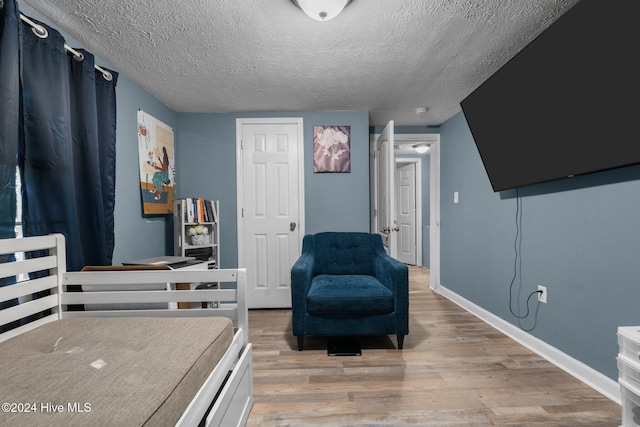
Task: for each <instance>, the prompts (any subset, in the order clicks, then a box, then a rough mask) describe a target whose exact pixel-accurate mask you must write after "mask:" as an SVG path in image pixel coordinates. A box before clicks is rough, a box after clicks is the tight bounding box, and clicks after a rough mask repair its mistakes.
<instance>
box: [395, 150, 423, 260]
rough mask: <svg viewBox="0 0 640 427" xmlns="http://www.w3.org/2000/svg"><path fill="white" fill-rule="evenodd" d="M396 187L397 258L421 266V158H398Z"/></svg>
mask: <svg viewBox="0 0 640 427" xmlns="http://www.w3.org/2000/svg"><path fill="white" fill-rule="evenodd" d="M395 185H396V197H397V202H396V207H397V214H396V218H397V221H398V228H399V231H398V242H397V245H398V249H397V252H396V253H397V255H398V256H397V258H398V261H400V262H402V263H405V264H409V265H417V266H422V265H423V260H422V159H421V158H411V157H397V158H396V180H395ZM427 264H428V262H427Z"/></svg>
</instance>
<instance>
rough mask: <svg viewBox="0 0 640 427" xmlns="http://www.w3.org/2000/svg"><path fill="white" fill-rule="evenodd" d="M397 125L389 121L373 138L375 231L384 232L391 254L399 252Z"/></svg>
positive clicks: (373, 220) (387, 247)
mask: <svg viewBox="0 0 640 427" xmlns="http://www.w3.org/2000/svg"><path fill="white" fill-rule="evenodd" d="M393 133H394V125H393V120H392V121H390V122H389V123H388V124H387V125H386V126H385V127H384V129H383V130H382V132H381V133H380V136H378V138H376V140H375V141H374V142H373V147H372V152H373V156H372V162H373V166H374V171H373V172H372V175H373V176H372V181H371V182H372V184H373V187H374V194H373V195H374V197H373V198H372V201H371V202H372V204H373V209H372V211H373V213H374V219H372V225H373V227H372V228H373V230H372V232H373V233H378V234H380V236H382V242H383V243H384V246H385V250H386V251H387V253H388V254H389V255H391V256H392V257H394V258H395V257H396V256H397V249H398V247H397V235H398V231H399V230H400V229H399V228H398V223H397V221H396V202H395V169H396V160H395V153H394V142H393Z"/></svg>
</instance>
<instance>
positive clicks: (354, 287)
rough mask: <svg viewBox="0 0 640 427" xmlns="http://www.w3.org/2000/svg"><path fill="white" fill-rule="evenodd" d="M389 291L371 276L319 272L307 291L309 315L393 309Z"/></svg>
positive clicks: (389, 310) (353, 314) (361, 313)
mask: <svg viewBox="0 0 640 427" xmlns="http://www.w3.org/2000/svg"><path fill="white" fill-rule="evenodd" d="M393 306H394V302H393V294H392V292H391V291H390V290H389V289H388V288H387V287H385V286H384V285H383V284H382V283H380V282H379V281H378V280H377V279H376V278H375V277H373V276H364V275H340V276H337V275H331V274H320V275H318V276H316V277H314V279H313V281H312V282H311V288H310V289H309V293H308V294H307V313H309V314H310V315H312V316H338V317H340V316H347V317H348V316H358V315H368V314H386V313H393Z"/></svg>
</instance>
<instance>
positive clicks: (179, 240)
mask: <svg viewBox="0 0 640 427" xmlns="http://www.w3.org/2000/svg"><path fill="white" fill-rule="evenodd" d="M219 207H220V204H219V202H218V201H217V200H205V199H201V198H186V199H178V200H176V201H175V202H174V206H173V229H174V233H173V235H174V245H173V247H174V255H176V256H184V257H195V258H196V259H198V260H200V261H203V262H207V263H208V268H220V216H219Z"/></svg>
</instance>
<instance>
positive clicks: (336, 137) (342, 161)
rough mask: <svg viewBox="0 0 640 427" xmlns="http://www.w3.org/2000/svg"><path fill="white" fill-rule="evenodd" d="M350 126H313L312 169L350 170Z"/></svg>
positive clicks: (317, 170)
mask: <svg viewBox="0 0 640 427" xmlns="http://www.w3.org/2000/svg"><path fill="white" fill-rule="evenodd" d="M350 140H351V126H314V127H313V171H314V172H346V173H349V172H351V141H350Z"/></svg>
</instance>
